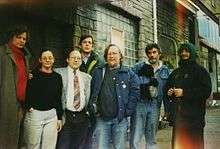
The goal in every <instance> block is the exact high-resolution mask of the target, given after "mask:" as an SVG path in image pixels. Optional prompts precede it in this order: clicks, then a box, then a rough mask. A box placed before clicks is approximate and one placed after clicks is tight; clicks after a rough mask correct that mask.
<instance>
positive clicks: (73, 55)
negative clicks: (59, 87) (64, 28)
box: [66, 50, 82, 70]
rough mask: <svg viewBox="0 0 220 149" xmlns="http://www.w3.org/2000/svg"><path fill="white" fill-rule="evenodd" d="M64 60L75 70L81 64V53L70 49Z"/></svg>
mask: <svg viewBox="0 0 220 149" xmlns="http://www.w3.org/2000/svg"><path fill="white" fill-rule="evenodd" d="M66 61H67V63H68V66H70V67H71V68H72V69H74V70H76V69H78V68H79V67H80V65H81V64H82V55H81V53H80V52H79V51H78V50H72V51H70V53H69V55H68V57H67V59H66Z"/></svg>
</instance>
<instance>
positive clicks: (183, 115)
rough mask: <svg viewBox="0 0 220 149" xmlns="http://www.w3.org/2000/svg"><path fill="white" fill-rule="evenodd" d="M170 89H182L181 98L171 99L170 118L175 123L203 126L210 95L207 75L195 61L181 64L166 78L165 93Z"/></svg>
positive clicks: (209, 83)
mask: <svg viewBox="0 0 220 149" xmlns="http://www.w3.org/2000/svg"><path fill="white" fill-rule="evenodd" d="M171 87H176V88H182V89H183V97H181V98H179V99H174V98H175V97H171V101H172V106H171V109H173V111H171V117H172V118H173V119H172V120H174V121H175V122H184V123H188V124H190V125H192V126H202V127H203V126H205V108H206V99H207V98H208V97H209V96H210V94H211V89H212V86H211V79H210V76H209V73H208V72H207V71H206V70H205V68H203V67H202V66H200V65H198V64H197V63H196V62H195V61H189V62H184V63H181V65H180V67H179V68H177V69H175V70H174V71H173V72H172V73H171V75H170V76H169V78H168V81H167V85H166V89H165V92H166V93H167V91H168V89H169V88H171Z"/></svg>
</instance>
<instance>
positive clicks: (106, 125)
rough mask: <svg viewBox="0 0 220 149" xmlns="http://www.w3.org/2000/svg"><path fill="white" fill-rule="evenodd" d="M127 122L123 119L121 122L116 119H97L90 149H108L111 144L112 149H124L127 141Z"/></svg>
mask: <svg viewBox="0 0 220 149" xmlns="http://www.w3.org/2000/svg"><path fill="white" fill-rule="evenodd" d="M127 129H128V121H127V119H126V118H124V119H123V120H122V121H121V122H119V121H118V119H117V118H115V119H112V120H106V121H105V120H103V119H101V118H98V119H97V122H96V128H95V131H94V136H93V138H94V139H95V140H94V141H93V144H92V148H95V149H108V148H110V142H112V145H113V148H114V149H125V144H126V140H127Z"/></svg>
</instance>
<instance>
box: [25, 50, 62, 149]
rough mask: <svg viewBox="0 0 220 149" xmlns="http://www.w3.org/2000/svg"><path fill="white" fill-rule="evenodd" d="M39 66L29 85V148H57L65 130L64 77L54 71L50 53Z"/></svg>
mask: <svg viewBox="0 0 220 149" xmlns="http://www.w3.org/2000/svg"><path fill="white" fill-rule="evenodd" d="M39 63H40V67H38V68H37V69H35V70H34V71H33V72H32V75H33V77H32V79H30V80H29V81H28V84H27V94H26V102H25V108H26V110H27V113H26V115H25V119H24V135H25V136H24V137H25V143H26V147H27V148H28V149H29V148H31V149H54V148H55V146H56V141H57V132H59V131H60V130H61V127H62V123H61V118H62V113H63V110H62V103H61V95H62V78H61V76H60V75H59V74H58V73H56V72H54V71H53V69H52V66H53V64H54V56H53V53H52V52H51V51H50V50H46V51H43V52H42V53H41V55H40V58H39Z"/></svg>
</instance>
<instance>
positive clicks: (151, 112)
mask: <svg viewBox="0 0 220 149" xmlns="http://www.w3.org/2000/svg"><path fill="white" fill-rule="evenodd" d="M145 53H146V55H147V57H148V61H147V62H141V63H138V64H136V65H134V67H133V71H134V72H135V73H136V74H137V75H138V77H139V85H140V91H141V92H140V93H141V96H140V97H141V98H140V99H139V100H138V103H137V107H136V112H135V113H134V114H133V115H132V118H131V140H130V145H131V148H133V149H138V148H140V146H139V143H140V142H141V138H142V136H143V135H144V136H145V140H146V148H147V149H154V148H156V132H157V127H158V121H159V115H160V107H161V103H162V101H163V102H164V107H165V112H167V111H168V106H169V101H168V100H167V99H166V98H165V97H166V96H165V95H164V94H163V88H164V85H165V83H166V80H167V78H168V76H169V74H170V71H169V69H168V68H167V67H166V66H165V65H163V64H162V62H161V61H160V60H159V58H160V55H161V51H160V48H159V46H158V45H157V44H149V45H147V46H146V48H145ZM151 86H153V87H154V88H155V91H154V92H156V93H154V95H152V93H151V92H152V90H151V89H150V87H151ZM149 89H150V90H149ZM148 92H149V93H148ZM147 93H148V94H147Z"/></svg>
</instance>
